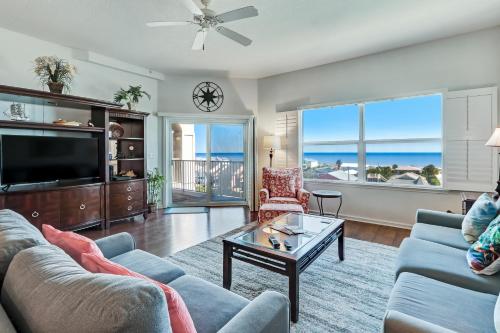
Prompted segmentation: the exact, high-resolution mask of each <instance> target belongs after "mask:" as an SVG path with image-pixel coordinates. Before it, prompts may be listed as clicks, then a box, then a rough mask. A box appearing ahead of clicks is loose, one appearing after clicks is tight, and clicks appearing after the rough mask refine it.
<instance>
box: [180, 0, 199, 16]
mask: <svg viewBox="0 0 500 333" xmlns="http://www.w3.org/2000/svg"><path fill="white" fill-rule="evenodd" d="M181 2H182V4H183V5H184V7H186V8H187V9H188V10H189V11H190V12H191V13H193V14H195V15H203V12H202V11H201V9H200V7H198V6H197V5H196V4H195V3H194V2H193V0H181Z"/></svg>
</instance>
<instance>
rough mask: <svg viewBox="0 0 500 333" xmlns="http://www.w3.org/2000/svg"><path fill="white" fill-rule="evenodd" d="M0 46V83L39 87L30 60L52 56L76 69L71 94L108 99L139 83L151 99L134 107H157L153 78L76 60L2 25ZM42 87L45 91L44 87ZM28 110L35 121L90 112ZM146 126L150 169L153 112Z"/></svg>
mask: <svg viewBox="0 0 500 333" xmlns="http://www.w3.org/2000/svg"><path fill="white" fill-rule="evenodd" d="M0 45H1V51H0V84H3V85H11V86H18V87H24V88H31V89H42V87H41V86H40V84H39V81H38V80H37V78H36V76H35V74H34V73H33V60H34V59H35V58H36V57H38V56H43V55H48V56H50V55H56V56H58V57H60V58H64V59H67V60H68V61H69V62H70V63H72V64H74V65H75V66H76V67H77V69H78V75H77V76H76V78H75V80H74V81H73V84H72V89H71V94H73V95H78V96H85V97H91V98H97V99H104V100H112V99H113V94H114V93H115V92H116V91H117V90H118V89H119V88H120V87H123V88H127V87H128V85H139V84H140V85H142V87H143V89H144V90H146V91H147V92H149V93H150V94H151V96H152V98H151V101H149V100H148V99H147V98H144V99H143V100H142V101H141V103H140V104H139V106H138V109H139V110H141V111H146V112H156V110H157V105H158V100H157V96H158V83H157V81H156V80H154V79H150V78H146V77H143V76H140V75H135V74H132V73H128V72H124V71H120V70H116V69H112V68H108V67H104V66H100V65H96V64H92V63H88V62H83V61H79V60H76V59H74V58H73V57H72V50H71V49H70V48H67V47H64V46H61V45H58V44H54V43H50V42H46V41H43V40H40V39H37V38H33V37H30V36H27V35H24V34H20V33H16V32H13V31H9V30H6V29H2V28H0ZM43 88H44V89H45V90H47V88H46V87H43ZM6 106H8V103H7V104H6V103H2V104H1V105H0V114H1V113H2V112H3V111H4V110H5V108H6ZM28 109H29V111H30V118H31V119H32V120H35V121H42V120H45V121H51V120H54V119H53V118H57V117H64V118H65V119H67V120H78V121H82V122H86V121H87V120H88V119H90V112H87V113H85V112H83V113H82V112H77V111H75V110H70V111H68V112H53V110H46V109H44V108H43V107H29V106H28ZM47 111H50V112H47ZM72 112H73V113H72ZM1 116H3V115H1ZM147 125H148V126H147V142H148V167H149V168H154V167H157V166H158V164H159V153H160V151H159V149H158V137H159V135H158V130H159V128H158V118H157V117H156V116H154V115H151V116H149V117H148V124H147Z"/></svg>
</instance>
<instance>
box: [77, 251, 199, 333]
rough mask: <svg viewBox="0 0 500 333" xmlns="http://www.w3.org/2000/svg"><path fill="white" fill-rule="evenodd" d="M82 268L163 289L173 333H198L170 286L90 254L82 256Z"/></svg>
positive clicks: (182, 303) (184, 306)
mask: <svg viewBox="0 0 500 333" xmlns="http://www.w3.org/2000/svg"><path fill="white" fill-rule="evenodd" d="M82 266H83V267H84V268H85V269H86V270H88V271H89V272H92V273H108V274H114V275H121V276H132V277H136V278H139V279H143V280H145V281H149V282H151V283H153V284H154V285H156V286H158V287H160V288H161V290H162V291H163V292H164V293H165V298H166V299H167V309H165V310H166V311H168V316H169V318H170V326H171V327H172V332H173V333H196V329H195V328H194V324H193V320H192V319H191V316H190V315H189V311H188V309H187V307H186V304H185V303H184V301H183V300H182V298H181V296H180V295H179V294H178V293H177V292H176V291H175V290H174V289H173V288H172V287H170V286H168V285H166V284H163V283H160V282H158V281H155V280H153V279H150V278H148V277H147V276H144V275H142V274H139V273H136V272H134V271H131V270H129V269H128V268H126V267H124V266H122V265H120V264H117V263H115V262H112V261H111V260H109V259H106V258H104V257H102V256H98V255H95V254H90V253H83V254H82Z"/></svg>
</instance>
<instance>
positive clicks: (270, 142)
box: [264, 135, 281, 149]
mask: <svg viewBox="0 0 500 333" xmlns="http://www.w3.org/2000/svg"><path fill="white" fill-rule="evenodd" d="M264 149H281V138H280V137H279V136H276V135H265V136H264Z"/></svg>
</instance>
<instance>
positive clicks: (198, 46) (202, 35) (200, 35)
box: [192, 29, 208, 51]
mask: <svg viewBox="0 0 500 333" xmlns="http://www.w3.org/2000/svg"><path fill="white" fill-rule="evenodd" d="M207 32H208V31H207V30H205V29H200V30H198V32H197V33H196V37H194V42H193V47H192V49H193V50H195V51H199V50H202V49H203V45H205V39H206V38H207Z"/></svg>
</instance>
